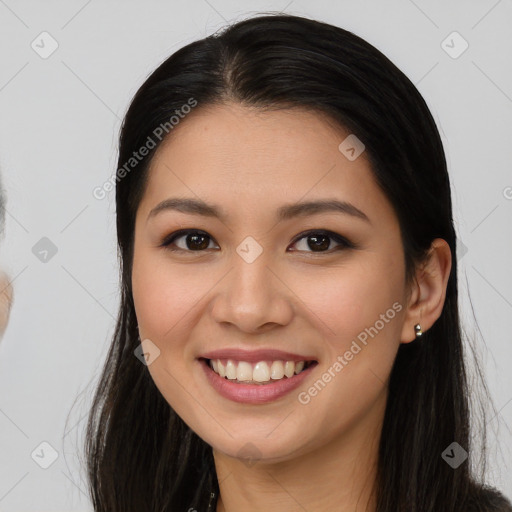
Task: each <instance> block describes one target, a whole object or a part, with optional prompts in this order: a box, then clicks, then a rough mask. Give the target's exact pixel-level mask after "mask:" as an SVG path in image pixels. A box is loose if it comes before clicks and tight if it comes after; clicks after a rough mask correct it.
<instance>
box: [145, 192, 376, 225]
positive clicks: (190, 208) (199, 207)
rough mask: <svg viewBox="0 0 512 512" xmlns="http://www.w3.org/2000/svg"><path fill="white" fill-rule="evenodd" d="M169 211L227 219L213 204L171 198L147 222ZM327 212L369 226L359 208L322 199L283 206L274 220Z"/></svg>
mask: <svg viewBox="0 0 512 512" xmlns="http://www.w3.org/2000/svg"><path fill="white" fill-rule="evenodd" d="M169 210H175V211H179V212H182V213H189V214H192V215H202V216H204V217H214V218H217V219H220V220H221V221H222V222H225V221H226V218H227V215H226V214H225V213H224V212H223V211H222V209H221V208H219V207H218V206H215V205H213V204H208V203H206V202H204V201H202V200H201V199H193V198H178V197H172V198H169V199H165V200H164V201H162V202H161V203H159V204H157V205H156V206H155V207H154V208H153V209H152V210H151V211H150V212H149V215H148V218H147V221H149V219H151V218H153V217H155V216H156V215H157V214H159V213H161V212H163V211H169ZM328 212H337V213H344V214H346V215H351V216H352V217H356V218H359V219H362V220H364V221H365V222H368V223H369V224H371V222H370V219H369V218H368V216H367V215H366V214H365V213H364V212H362V211H361V210H360V209H359V208H357V207H355V206H354V205H353V204H351V203H348V202H346V201H339V200H338V199H322V200H315V201H307V202H302V203H292V204H288V205H284V206H281V207H280V208H278V209H277V214H276V218H277V220H278V221H285V220H289V219H292V218H294V217H305V216H307V215H314V214H319V213H328ZM147 221H146V222H147Z"/></svg>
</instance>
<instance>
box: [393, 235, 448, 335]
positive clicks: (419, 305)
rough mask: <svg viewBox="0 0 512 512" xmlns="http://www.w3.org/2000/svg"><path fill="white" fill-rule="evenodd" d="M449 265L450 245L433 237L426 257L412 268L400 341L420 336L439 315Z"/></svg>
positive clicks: (442, 303)
mask: <svg viewBox="0 0 512 512" xmlns="http://www.w3.org/2000/svg"><path fill="white" fill-rule="evenodd" d="M451 266H452V255H451V250H450V246H449V245H448V243H447V242H446V240H443V239H442V238H436V239H435V240H434V241H433V242H432V245H431V247H430V250H429V254H428V256H427V258H426V260H425V261H424V263H423V264H422V265H420V266H419V268H418V269H417V271H416V275H415V281H414V282H415V287H414V290H413V291H412V293H411V295H410V300H409V305H408V308H407V314H406V317H405V320H404V325H403V328H402V335H401V339H400V341H401V343H410V342H411V341H414V340H416V339H418V338H420V337H421V335H422V334H423V333H424V332H426V331H427V330H428V329H430V327H432V325H433V324H434V323H435V322H436V320H437V319H438V318H439V317H440V316H441V313H442V311H443V306H444V302H445V298H446V287H447V284H448V278H449V277H450V271H451ZM418 326H419V327H418Z"/></svg>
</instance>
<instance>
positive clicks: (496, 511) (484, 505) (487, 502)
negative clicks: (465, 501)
mask: <svg viewBox="0 0 512 512" xmlns="http://www.w3.org/2000/svg"><path fill="white" fill-rule="evenodd" d="M470 505H471V506H470V508H469V510H468V512H512V504H511V503H510V501H509V500H508V499H507V498H505V496H503V494H501V493H500V492H499V491H498V490H497V489H494V488H492V487H487V486H481V487H479V488H478V489H476V490H475V493H474V494H473V496H472V497H471V500H470Z"/></svg>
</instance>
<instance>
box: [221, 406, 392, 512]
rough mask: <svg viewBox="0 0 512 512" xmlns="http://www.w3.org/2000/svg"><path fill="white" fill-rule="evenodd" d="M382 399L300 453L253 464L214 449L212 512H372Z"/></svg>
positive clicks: (382, 416)
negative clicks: (214, 498) (216, 488)
mask: <svg viewBox="0 0 512 512" xmlns="http://www.w3.org/2000/svg"><path fill="white" fill-rule="evenodd" d="M385 402H386V397H385V396H383V397H381V398H379V401H378V403H376V404H374V407H372V410H371V411H369V412H368V414H367V415H366V417H365V418H363V419H360V420H359V421H356V422H354V425H353V426H352V427H351V428H349V429H347V430H346V431H344V432H343V435H340V436H338V437H336V438H334V439H331V440H330V441H328V442H326V443H325V444H323V445H321V446H315V447H314V449H311V450H310V451H304V452H303V453H302V455H300V456H298V457H295V458H290V459H288V460H286V461H282V462H278V463H272V462H265V460H263V459H262V460H260V461H258V462H256V463H255V464H254V465H249V464H247V463H246V462H245V461H243V460H240V459H237V458H234V457H229V456H227V455H225V454H224V453H221V452H217V451H215V450H214V452H213V454H214V458H215V468H216V472H217V478H218V482H219V489H220V495H219V498H218V501H217V510H216V512H237V511H240V510H251V511H252V512H267V511H268V510H287V511H290V512H292V511H293V512H295V511H297V512H299V511H300V512H304V511H305V510H314V511H315V512H327V511H329V512H332V510H336V511H339V512H375V511H376V501H375V495H374V493H373V492H372V491H374V488H375V481H376V476H377V461H378V449H379V441H380V432H381V430H382V421H383V418H384V411H385Z"/></svg>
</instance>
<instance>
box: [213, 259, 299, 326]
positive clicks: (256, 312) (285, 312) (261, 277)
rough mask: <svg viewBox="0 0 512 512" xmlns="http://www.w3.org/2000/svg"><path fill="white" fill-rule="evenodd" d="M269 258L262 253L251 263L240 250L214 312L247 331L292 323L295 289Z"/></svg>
mask: <svg viewBox="0 0 512 512" xmlns="http://www.w3.org/2000/svg"><path fill="white" fill-rule="evenodd" d="M271 266H272V265H270V266H269V261H268V260H267V259H266V258H265V257H264V256H263V255H260V256H259V257H258V258H257V259H256V260H255V261H253V262H252V263H249V262H247V261H245V260H244V259H243V258H241V257H240V256H239V255H238V254H235V255H234V257H233V267H232V269H231V271H230V272H229V273H228V275H227V276H226V277H225V278H224V279H222V280H221V282H220V283H219V285H218V287H217V294H216V296H215V297H214V299H213V307H212V310H211V312H212V316H213V318H214V320H215V321H216V322H218V323H219V324H226V325H227V324H231V325H233V326H236V327H237V328H238V329H239V330H240V331H243V332H246V333H262V332H266V331H268V330H270V329H273V328H276V326H284V325H287V324H288V323H290V321H291V319H292V317H293V292H292V291H291V290H290V288H289V287H288V286H287V285H286V283H285V282H284V281H283V279H282V276H280V275H279V272H278V271H276V269H273V268H271Z"/></svg>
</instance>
